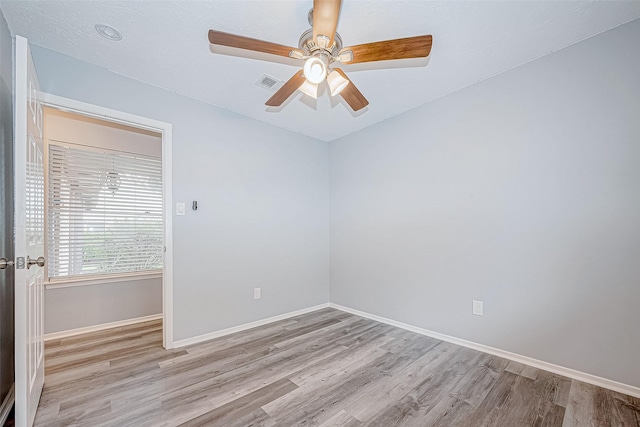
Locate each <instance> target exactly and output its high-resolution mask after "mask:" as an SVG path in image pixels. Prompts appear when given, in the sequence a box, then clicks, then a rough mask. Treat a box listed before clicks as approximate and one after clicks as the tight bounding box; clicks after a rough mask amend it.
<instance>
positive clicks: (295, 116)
mask: <svg viewBox="0 0 640 427" xmlns="http://www.w3.org/2000/svg"><path fill="white" fill-rule="evenodd" d="M312 3H313V2H312V0H305V1H292V0H288V1H282V0H281V1H271V0H260V1H242V0H231V1H221V0H220V1H185V0H181V1H149V0H138V1H100V0H92V1H26V0H21V1H4V0H3V1H0V7H1V8H2V11H3V12H4V14H5V16H6V18H7V21H8V24H9V27H10V28H11V31H12V32H13V33H14V34H19V35H23V36H26V37H27V38H28V39H29V40H30V41H31V42H32V43H34V44H37V45H40V46H43V47H46V48H48V49H51V50H54V51H57V52H61V53H63V54H66V55H69V56H72V57H75V58H78V59H81V60H83V61H87V62H90V63H92V64H96V65H99V66H101V67H105V68H108V69H110V70H113V71H115V72H117V73H120V74H123V75H126V76H129V77H132V78H134V79H138V80H142V81H145V82H148V83H150V84H153V85H156V86H159V87H162V88H165V89H168V90H171V91H174V92H177V93H180V94H182V95H186V96H189V97H193V98H197V99H200V100H202V101H204V102H207V103H210V104H213V105H217V106H220V107H223V108H227V109H229V110H232V111H236V112H238V113H240V114H244V115H246V116H249V117H254V118H256V119H258V120H263V121H266V122H269V123H272V124H274V125H276V126H280V127H283V128H286V129H291V130H293V131H296V132H300V133H302V134H305V135H309V136H312V137H314V138H318V139H321V140H325V141H331V140H334V139H336V138H339V137H341V136H344V135H347V134H349V133H352V132H354V131H356V130H359V129H362V128H365V127H367V126H370V125H372V124H374V123H377V122H380V121H382V120H385V119H387V118H389V117H392V116H395V115H397V114H400V113H402V112H405V111H407V110H410V109H413V108H416V107H418V106H420V105H422V104H424V103H426V102H430V101H433V100H434V99H437V98H439V97H442V96H443V95H446V94H448V93H451V92H453V91H456V90H458V89H461V88H463V87H465V86H468V85H471V84H474V83H476V82H478V81H480V80H483V79H486V78H488V77H491V76H493V75H495V74H498V73H501V72H503V71H506V70H509V69H511V68H513V67H516V66H518V65H521V64H524V63H526V62H528V61H531V60H533V59H536V58H539V57H541V56H543V55H546V54H548V53H550V52H553V51H556V50H558V49H561V48H563V47H566V46H568V45H571V44H573V43H576V42H578V41H580V40H583V39H585V38H587V37H590V36H592V35H595V34H597V33H600V32H602V31H606V30H608V29H610V28H613V27H616V26H618V25H620V24H623V23H625V22H628V21H631V20H634V19H637V18H639V17H640V1H616V2H611V1H407V0H376V1H362V0H344V1H343V6H342V12H341V16H340V21H339V23H338V32H339V33H340V35H341V36H342V39H343V41H344V44H345V46H349V45H354V44H361V43H366V42H371V41H378V40H385V39H392V38H400V37H407V36H413V35H419V34H432V35H433V49H432V51H431V56H430V58H429V59H428V60H403V61H387V62H385V63H374V64H367V65H366V66H363V65H352V66H345V67H343V68H344V69H345V71H347V73H348V74H349V76H350V77H351V79H352V81H353V82H354V83H355V84H356V86H357V87H358V88H359V89H360V91H361V92H362V93H363V94H364V95H365V96H366V97H367V98H368V99H369V101H370V105H369V106H368V107H367V108H366V109H364V110H362V111H360V112H358V113H353V112H352V111H351V110H350V109H349V107H348V106H347V105H346V104H345V103H344V101H342V100H341V99H340V98H339V97H338V98H337V99H332V98H331V97H330V96H329V95H328V94H327V93H326V92H325V93H324V95H323V96H320V97H319V99H318V100H317V101H314V100H312V99H310V98H308V97H306V96H304V95H302V94H300V93H297V94H296V95H294V96H292V97H291V99H290V100H289V101H288V102H287V103H286V104H285V105H284V106H283V107H281V108H279V109H277V110H274V109H271V108H267V107H266V106H265V105H264V102H265V101H266V100H267V99H268V98H269V97H270V96H271V95H272V92H270V91H268V90H266V89H264V88H261V87H258V86H256V85H255V82H256V81H257V80H259V79H260V77H261V76H262V75H263V74H264V73H267V74H270V75H272V76H274V77H276V78H278V79H280V80H283V81H286V80H288V79H289V78H290V77H291V76H292V75H293V74H294V73H295V72H296V70H297V68H296V67H294V66H291V65H286V64H283V63H282V62H288V61H289V60H287V59H286V58H277V57H271V58H272V59H276V61H279V62H267V61H262V60H255V59H249V58H250V57H258V55H256V54H252V53H247V52H243V51H238V50H236V51H235V53H236V54H237V55H244V56H228V55H220V54H214V53H212V51H211V48H210V44H209V42H208V40H207V32H208V30H209V29H216V30H221V31H226V32H230V33H234V34H239V35H244V36H248V37H253V38H259V39H265V40H268V41H272V42H275V43H279V44H284V45H288V46H297V43H298V39H299V37H300V34H301V33H302V32H303V31H305V30H306V29H307V28H309V25H308V22H307V13H308V11H309V9H310V8H311V6H312ZM97 23H102V24H108V25H111V26H113V27H115V28H117V29H118V30H119V31H120V32H121V33H122V35H123V37H124V38H123V40H122V41H120V42H112V41H108V40H106V39H104V38H102V37H100V36H99V35H98V34H97V33H96V31H95V29H94V25H95V24H97ZM266 56H268V55H263V56H260V57H262V58H264V57H266ZM597 56H598V53H597V52H594V61H595V60H597ZM248 57H249V58H248ZM399 67H401V68H399Z"/></svg>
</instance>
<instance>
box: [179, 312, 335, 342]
mask: <svg viewBox="0 0 640 427" xmlns="http://www.w3.org/2000/svg"><path fill="white" fill-rule="evenodd" d="M327 307H329V303H324V304H320V305H316V306H313V307H308V308H303V309H302V310H296V311H292V312H289V313H285V314H280V315H278V316H273V317H268V318H266V319H262V320H257V321H255V322H250V323H245V324H244V325H239V326H233V327H231V328H227V329H222V330H220V331H215V332H210V333H208V334H204V335H198V336H197V337H191V338H186V339H183V340H179V341H174V342H173V348H179V347H184V346H187V345H192V344H198V343H201V342H203V341H209V340H212V339H214V338H220V337H222V336H225V335H229V334H234V333H236V332H240V331H245V330H247V329H251V328H255V327H257V326H263V325H267V324H269V323H273V322H277V321H279V320H284V319H288V318H290V317H295V316H299V315H301V314H307V313H311V312H312V311H316V310H321V309H323V308H327Z"/></svg>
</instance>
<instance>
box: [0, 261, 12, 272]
mask: <svg viewBox="0 0 640 427" xmlns="http://www.w3.org/2000/svg"><path fill="white" fill-rule="evenodd" d="M10 265H13V261H9V260H8V259H6V258H0V270H4V269H5V268H7V267H9V266H10Z"/></svg>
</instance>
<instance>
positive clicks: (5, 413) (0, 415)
mask: <svg viewBox="0 0 640 427" xmlns="http://www.w3.org/2000/svg"><path fill="white" fill-rule="evenodd" d="M15 387H16V385H15V383H14V384H13V385H12V386H11V389H9V392H8V393H7V396H6V397H5V398H4V401H3V402H2V405H0V426H3V425H4V422H5V421H7V418H8V417H9V412H11V408H13V402H14V401H15V398H16V388H15Z"/></svg>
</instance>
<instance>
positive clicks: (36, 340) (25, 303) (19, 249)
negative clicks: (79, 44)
mask: <svg viewBox="0 0 640 427" xmlns="http://www.w3.org/2000/svg"><path fill="white" fill-rule="evenodd" d="M15 55H16V58H15V66H16V74H15V110H14V111H15V113H14V114H15V129H14V135H15V146H14V153H15V211H16V212H15V227H16V236H15V256H16V265H15V268H16V270H15V281H16V283H15V285H16V288H15V327H16V331H15V342H16V351H15V354H16V363H15V369H16V388H15V390H16V396H15V399H16V400H15V405H16V406H15V417H16V425H17V426H31V425H32V424H33V420H34V418H35V415H36V410H37V409H38V401H39V400H40V394H41V393H42V387H43V385H44V342H43V339H42V330H43V304H42V303H43V301H42V300H43V280H44V268H43V266H44V162H43V160H44V154H43V152H44V150H43V142H42V141H43V139H42V130H43V129H42V126H43V124H42V105H41V104H40V102H39V100H38V98H39V94H40V89H39V86H38V79H37V76H36V72H35V68H34V66H33V60H32V59H31V53H30V52H29V45H28V43H27V39H25V38H23V37H20V36H16V49H15Z"/></svg>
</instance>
